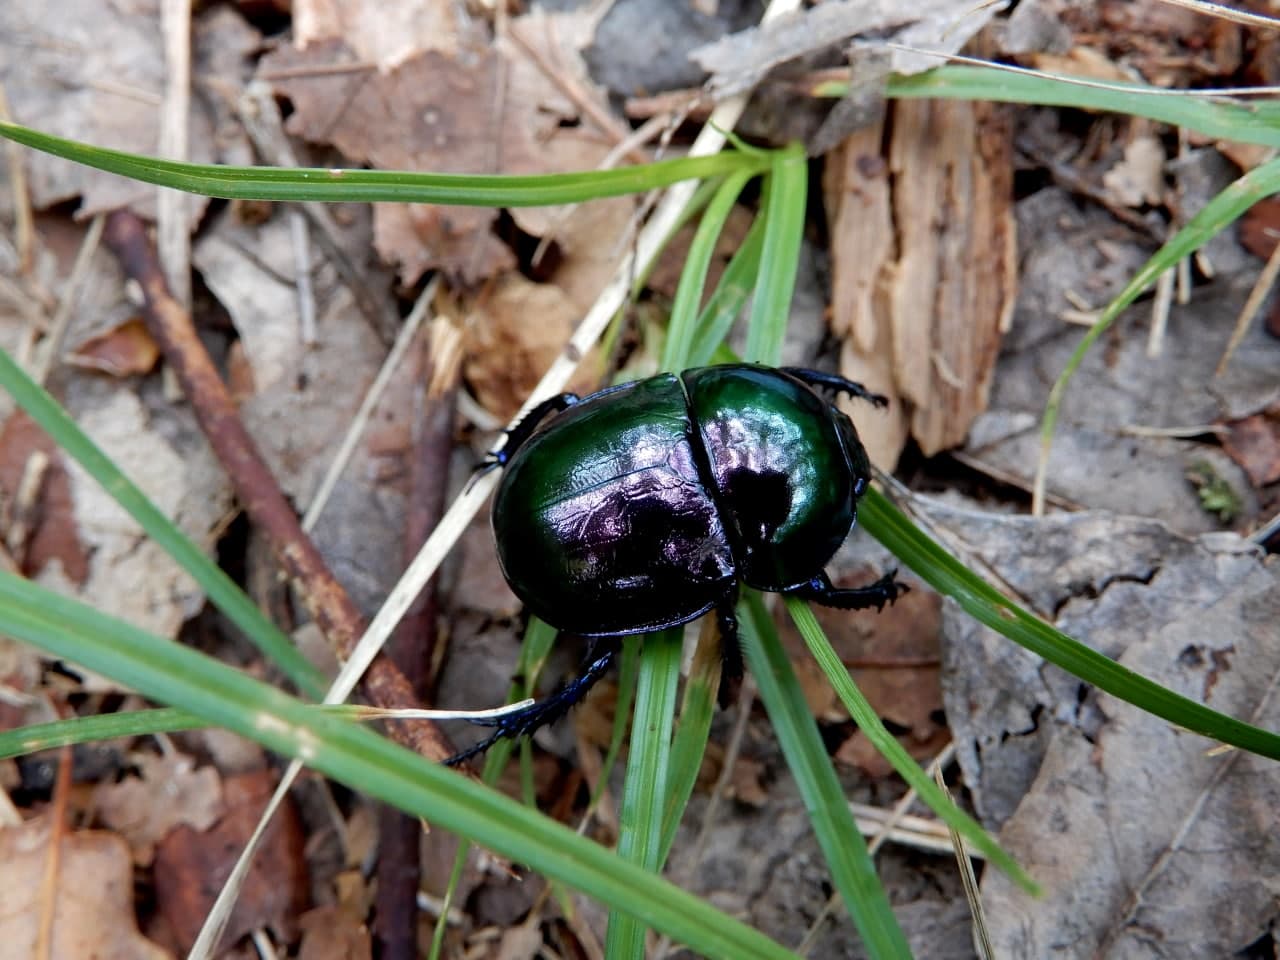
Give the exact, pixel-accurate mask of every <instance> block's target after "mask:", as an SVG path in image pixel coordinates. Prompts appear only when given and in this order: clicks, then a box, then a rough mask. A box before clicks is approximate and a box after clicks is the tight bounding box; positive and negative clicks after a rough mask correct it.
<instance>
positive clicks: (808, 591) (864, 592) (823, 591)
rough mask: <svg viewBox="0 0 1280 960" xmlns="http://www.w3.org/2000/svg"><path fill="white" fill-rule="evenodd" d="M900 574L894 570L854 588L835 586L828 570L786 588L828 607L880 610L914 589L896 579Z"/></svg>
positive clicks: (792, 592) (793, 593)
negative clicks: (827, 572) (796, 585)
mask: <svg viewBox="0 0 1280 960" xmlns="http://www.w3.org/2000/svg"><path fill="white" fill-rule="evenodd" d="M897 575H898V571H897V570H896V569H894V570H890V571H889V572H888V573H886V574H885V575H884V576H883V577H881V578H880V579H879V580H877V581H876V582H875V583H872V584H869V585H868V586H865V587H855V588H854V589H852V590H841V589H840V588H838V587H835V586H832V584H831V578H830V577H828V576H827V574H826V571H825V570H824V571H823V572H822V573H819V574H818V575H817V576H816V577H814V578H813V579H812V580H810V581H809V582H808V583H804V584H801V585H800V586H798V587H793V588H792V589H790V590H788V591H786V592H787V593H789V594H791V595H793V596H797V597H802V598H804V599H805V600H812V601H813V602H814V603H819V604H822V606H824V607H836V608H837V609H840V610H869V609H871V608H872V607H875V608H876V610H883V609H884V605H885V604H886V603H889V604H892V603H893V602H894V601H895V600H897V599H898V597H900V596H902V595H903V594H904V593H906V592H907V591H909V590H910V589H911V588H910V587H909V586H907V584H905V583H901V582H899V581H898V580H897V579H895V578H896V577H897Z"/></svg>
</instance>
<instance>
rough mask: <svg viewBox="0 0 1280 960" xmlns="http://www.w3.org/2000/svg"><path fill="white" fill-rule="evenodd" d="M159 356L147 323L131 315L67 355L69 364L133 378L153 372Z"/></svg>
mask: <svg viewBox="0 0 1280 960" xmlns="http://www.w3.org/2000/svg"><path fill="white" fill-rule="evenodd" d="M159 359H160V348H159V347H157V346H156V342H155V341H154V340H152V339H151V334H149V333H148V332H147V325H146V324H145V323H143V322H142V320H140V319H138V318H137V317H132V318H130V319H128V320H126V321H125V322H124V323H122V324H120V325H119V326H117V327H113V328H112V329H110V330H107V331H105V332H103V333H99V334H97V335H96V336H93V337H90V338H89V339H88V340H86V341H84V343H82V344H80V346H78V347H76V349H75V350H74V351H72V352H71V353H70V354H69V355H68V356H67V363H69V364H71V365H72V366H76V367H80V368H82V369H84V370H99V371H101V372H102V373H109V374H111V375H112V376H113V377H130V376H134V375H135V374H143V373H150V372H151V370H152V368H154V367H155V365H156V361H157V360H159Z"/></svg>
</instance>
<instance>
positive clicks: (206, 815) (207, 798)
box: [94, 753, 223, 867]
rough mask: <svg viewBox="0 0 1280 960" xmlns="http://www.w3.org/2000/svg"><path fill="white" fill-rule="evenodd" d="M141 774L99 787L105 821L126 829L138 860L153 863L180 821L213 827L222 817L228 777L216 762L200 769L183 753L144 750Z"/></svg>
mask: <svg viewBox="0 0 1280 960" xmlns="http://www.w3.org/2000/svg"><path fill="white" fill-rule="evenodd" d="M133 762H134V763H135V764H136V765H137V766H138V767H139V768H140V771H141V774H140V776H130V777H126V778H125V779H123V780H121V781H120V782H119V783H100V784H98V785H97V786H96V787H95V788H94V807H95V808H96V810H97V813H98V816H99V818H101V820H102V822H103V823H104V824H105V825H106V826H108V827H110V828H111V829H112V830H114V831H116V832H118V833H120V834H122V835H123V836H124V838H125V840H126V841H128V843H129V849H130V850H131V851H132V853H133V861H134V863H137V864H138V865H139V866H144V867H145V866H147V865H149V864H150V863H151V859H152V857H153V856H154V854H155V846H156V844H157V843H159V842H160V840H162V839H163V838H164V837H165V835H166V834H168V833H169V831H170V830H172V829H173V828H174V827H176V826H178V825H179V824H185V825H187V826H189V827H191V828H192V829H195V830H208V829H209V828H210V827H211V826H213V824H214V823H216V822H217V820H218V818H219V817H221V816H222V812H223V808H222V779H221V777H219V776H218V771H217V770H215V769H214V768H213V767H209V766H205V767H200V768H197V767H196V765H195V761H194V760H192V759H191V758H190V757H188V756H185V755H184V754H181V753H168V754H164V755H156V754H152V753H142V754H138V755H136V756H135V757H134V758H133Z"/></svg>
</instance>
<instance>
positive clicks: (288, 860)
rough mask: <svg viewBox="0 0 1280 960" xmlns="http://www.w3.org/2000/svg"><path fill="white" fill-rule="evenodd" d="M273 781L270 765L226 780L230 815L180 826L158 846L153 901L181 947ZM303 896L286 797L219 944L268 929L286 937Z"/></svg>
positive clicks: (292, 813) (293, 814) (301, 866)
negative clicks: (203, 825) (200, 826)
mask: <svg viewBox="0 0 1280 960" xmlns="http://www.w3.org/2000/svg"><path fill="white" fill-rule="evenodd" d="M275 783H276V775H275V774H274V773H273V772H271V771H268V770H262V771H258V772H255V773H246V774H242V775H240V776H236V777H230V778H228V779H227V780H226V781H225V782H224V784H223V796H224V800H225V805H226V807H225V809H226V813H225V814H224V816H223V817H222V819H221V820H220V821H218V823H217V825H216V826H214V827H213V828H212V829H210V830H207V831H204V832H200V831H196V830H194V829H192V828H191V827H188V826H180V827H178V828H177V829H175V830H173V831H171V832H170V833H169V834H168V835H167V836H166V837H165V838H164V839H163V840H161V841H160V844H159V845H158V847H157V848H156V858H155V876H156V905H157V907H158V909H159V912H160V914H161V915H162V917H163V919H164V920H165V921H166V922H167V924H168V928H169V930H170V931H171V932H172V934H173V937H174V939H175V940H176V942H177V945H178V947H179V949H180V951H181V952H184V953H185V952H186V951H188V950H189V949H190V948H191V945H192V944H193V943H194V942H195V939H196V936H197V934H198V933H199V932H200V927H201V924H203V923H204V918H205V917H206V916H207V915H208V912H209V910H210V908H211V907H212V906H213V901H214V898H215V897H216V896H217V893H218V890H219V888H220V887H221V886H222V884H223V882H224V881H225V880H226V879H227V877H228V876H229V875H230V873H231V869H232V867H233V866H234V865H235V861H236V857H237V856H239V854H240V850H241V849H242V848H243V847H244V845H245V843H247V842H248V840H249V836H250V834H252V833H253V829H254V826H255V825H256V824H257V822H258V819H259V817H260V816H261V815H262V811H263V810H264V809H265V808H266V805H267V801H268V800H269V799H270V797H271V792H272V790H273V789H274V788H275ZM306 898H307V868H306V860H305V858H304V856H303V834H302V825H301V823H300V822H299V820H298V814H297V810H296V809H295V807H294V806H293V803H292V801H290V800H287V799H286V801H285V803H284V804H283V806H282V807H281V808H280V810H279V811H277V813H276V815H275V817H274V818H273V819H272V821H271V825H270V826H268V827H267V830H266V833H265V835H264V836H263V838H262V843H261V845H260V849H259V852H258V855H257V856H256V857H254V859H253V866H251V867H250V868H249V875H248V877H247V878H246V879H245V883H244V887H243V889H242V890H241V895H240V898H239V899H238V900H237V901H236V908H235V910H234V911H233V912H232V914H231V918H230V919H229V920H228V922H227V929H226V931H225V933H224V934H223V940H222V943H224V944H230V943H232V942H234V941H236V940H238V939H239V938H240V937H242V936H244V935H245V934H246V933H248V932H249V931H251V930H256V929H258V928H259V927H264V926H271V927H273V928H275V929H276V930H278V931H280V932H281V933H282V934H283V935H284V936H285V937H286V938H289V937H290V932H291V930H290V928H291V925H292V924H293V923H294V922H295V918H296V917H297V913H298V910H299V908H300V907H301V906H302V904H303V903H305V901H306Z"/></svg>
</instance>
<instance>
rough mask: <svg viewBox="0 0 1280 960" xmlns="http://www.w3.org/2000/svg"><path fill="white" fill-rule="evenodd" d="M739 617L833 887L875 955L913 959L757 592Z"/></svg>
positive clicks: (747, 653)
mask: <svg viewBox="0 0 1280 960" xmlns="http://www.w3.org/2000/svg"><path fill="white" fill-rule="evenodd" d="M738 617H739V621H740V623H739V626H740V628H741V638H742V653H743V656H744V657H745V659H746V661H747V665H748V667H750V669H751V675H752V676H753V677H755V679H756V684H757V685H758V686H759V688H760V699H761V701H763V703H764V705H765V709H766V710H768V711H769V719H770V721H772V723H773V728H774V730H775V731H776V732H777V735H778V742H779V743H780V744H781V746H782V752H783V754H784V755H785V756H786V758H787V766H788V767H789V768H790V769H791V772H792V775H793V776H794V777H795V779H796V785H797V786H798V787H799V788H800V793H801V795H802V796H803V797H804V806H805V810H806V811H807V813H808V816H809V822H810V823H811V824H812V825H813V832H814V834H815V836H816V837H817V839H818V845H819V846H820V847H821V848H822V853H823V856H824V857H825V859H826V862H827V867H828V869H830V871H831V882H832V884H833V885H834V886H835V888H836V889H837V890H839V891H840V895H841V897H842V898H843V900H844V903H845V906H846V907H847V908H848V910H849V915H850V916H851V917H852V918H853V922H854V925H855V926H857V928H858V932H859V933H860V934H861V935H862V939H863V941H864V942H865V945H866V948H867V952H868V954H869V955H870V956H871V957H872V958H875V960H883V958H887V957H907V958H909V957H910V956H911V950H910V948H909V947H908V946H907V940H906V937H905V936H904V935H903V933H902V928H901V927H899V926H898V921H897V919H896V918H895V917H894V915H893V909H892V908H891V907H890V906H889V898H888V897H887V896H886V895H885V892H884V887H882V886H881V884H880V880H879V878H878V877H877V876H876V868H875V864H874V863H873V862H872V860H871V856H870V855H869V854H868V852H867V843H866V841H865V840H864V839H863V838H862V833H861V832H860V831H859V830H858V827H857V824H855V823H854V821H853V815H852V814H851V813H850V811H849V804H848V801H846V799H845V796H844V791H843V789H842V788H841V786H840V781H839V780H838V779H837V778H836V774H835V770H834V769H833V768H832V766H831V758H830V757H829V756H827V751H826V747H825V746H824V745H823V743H822V736H821V734H819V733H818V725H817V723H816V722H815V721H814V719H813V714H811V713H810V712H809V705H808V703H807V702H806V701H805V698H804V692H803V691H802V690H801V689H800V683H799V681H798V680H797V679H796V675H795V671H793V670H792V669H791V664H790V663H789V662H788V661H787V655H786V652H785V651H784V650H783V649H782V644H781V642H780V641H779V640H778V636H777V632H776V631H775V630H774V629H773V622H772V621H771V620H770V619H769V615H768V613H767V612H765V609H764V602H763V601H762V600H761V599H760V594H759V593H757V592H756V591H755V590H750V589H748V590H744V591H743V599H742V602H741V603H739V604H738Z"/></svg>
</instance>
